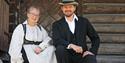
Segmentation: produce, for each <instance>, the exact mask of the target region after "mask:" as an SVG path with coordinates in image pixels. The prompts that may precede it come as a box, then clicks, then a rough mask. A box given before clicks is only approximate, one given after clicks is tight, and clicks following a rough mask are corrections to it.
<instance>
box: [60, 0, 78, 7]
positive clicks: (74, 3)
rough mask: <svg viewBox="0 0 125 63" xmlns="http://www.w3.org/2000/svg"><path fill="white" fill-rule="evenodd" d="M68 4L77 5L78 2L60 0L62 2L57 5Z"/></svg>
mask: <svg viewBox="0 0 125 63" xmlns="http://www.w3.org/2000/svg"><path fill="white" fill-rule="evenodd" d="M68 4H72V5H76V6H78V2H76V1H75V0H62V2H60V3H59V5H68Z"/></svg>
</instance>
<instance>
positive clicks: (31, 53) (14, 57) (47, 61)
mask: <svg viewBox="0 0 125 63" xmlns="http://www.w3.org/2000/svg"><path fill="white" fill-rule="evenodd" d="M27 17H28V18H27V20H26V21H25V22H24V23H23V24H19V25H18V26H17V27H16V29H15V30H14V32H13V35H12V39H11V43H10V48H9V54H10V56H11V63H57V62H56V57H55V54H54V51H55V48H54V47H53V46H52V45H50V44H49V42H50V40H51V38H50V37H49V36H48V34H47V32H46V31H45V29H44V28H43V27H42V26H39V25H38V21H39V18H40V8H39V7H38V6H34V5H31V6H30V7H28V8H27Z"/></svg>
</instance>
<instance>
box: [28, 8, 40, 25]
mask: <svg viewBox="0 0 125 63" xmlns="http://www.w3.org/2000/svg"><path fill="white" fill-rule="evenodd" d="M27 17H28V20H29V21H30V22H33V23H37V22H38V20H39V17H40V11H39V10H38V9H36V8H30V10H29V11H28V13H27Z"/></svg>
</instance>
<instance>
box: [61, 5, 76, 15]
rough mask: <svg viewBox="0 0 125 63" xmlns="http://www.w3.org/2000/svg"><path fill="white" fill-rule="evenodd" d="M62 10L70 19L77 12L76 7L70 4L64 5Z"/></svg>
mask: <svg viewBox="0 0 125 63" xmlns="http://www.w3.org/2000/svg"><path fill="white" fill-rule="evenodd" d="M61 10H62V11H63V13H64V15H65V16H67V17H70V16H72V15H73V14H74V12H75V10H76V6H74V5H72V4H69V5H63V6H62V7H61Z"/></svg>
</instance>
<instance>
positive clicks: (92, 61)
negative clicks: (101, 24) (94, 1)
mask: <svg viewBox="0 0 125 63" xmlns="http://www.w3.org/2000/svg"><path fill="white" fill-rule="evenodd" d="M59 5H60V6H61V10H62V12H63V14H64V17H62V18H61V19H60V20H58V21H56V22H55V23H53V27H52V31H53V33H52V35H53V37H52V38H53V41H54V45H55V47H56V57H57V62H58V63H97V61H96V55H97V51H98V48H99V43H100V39H99V36H98V35H97V32H96V31H95V29H94V28H93V26H92V25H91V24H90V22H89V21H88V19H86V18H84V17H79V16H76V14H75V10H76V7H77V6H78V3H77V2H75V1H74V0H63V1H62V3H59ZM86 36H88V37H89V38H90V40H91V42H92V46H91V48H90V49H88V48H87V43H86Z"/></svg>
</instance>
